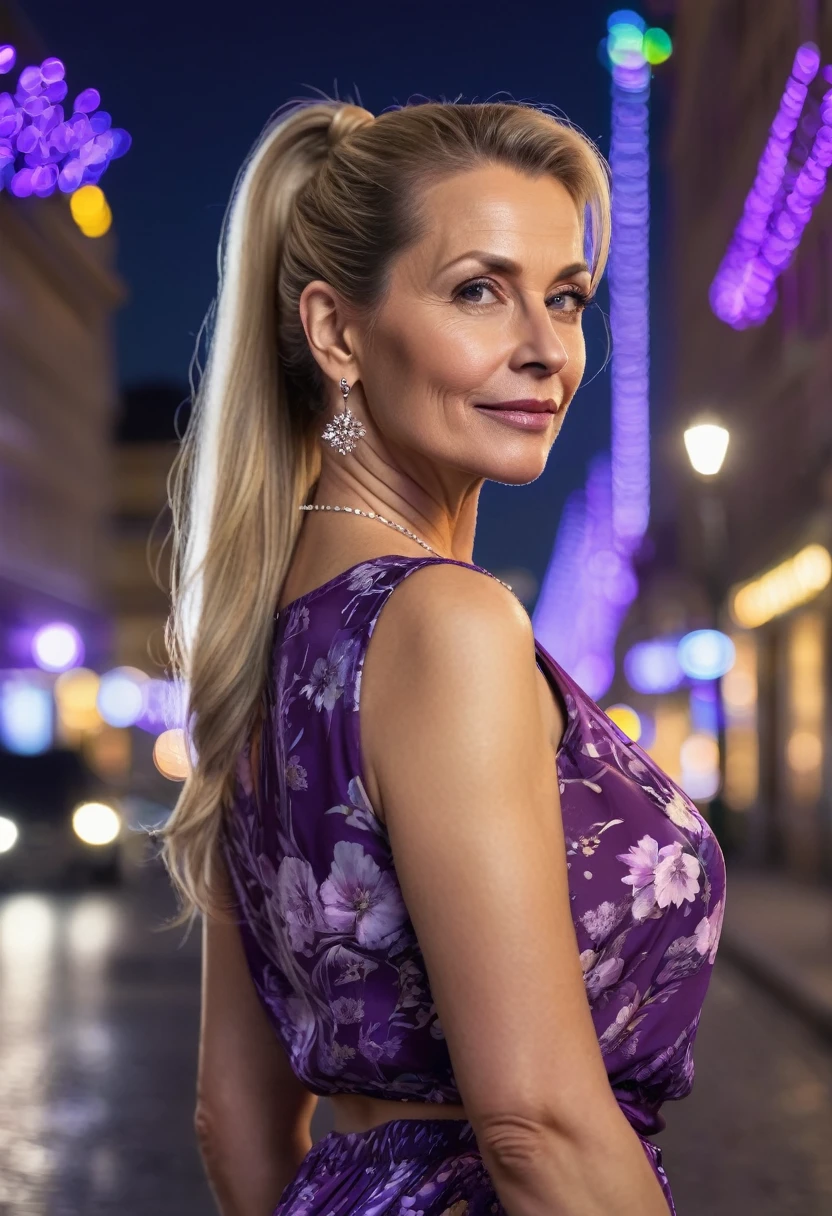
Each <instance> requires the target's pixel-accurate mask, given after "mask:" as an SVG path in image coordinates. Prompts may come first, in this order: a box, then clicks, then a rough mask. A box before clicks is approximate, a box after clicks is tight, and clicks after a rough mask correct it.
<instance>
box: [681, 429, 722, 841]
mask: <svg viewBox="0 0 832 1216" xmlns="http://www.w3.org/2000/svg"><path fill="white" fill-rule="evenodd" d="M684 440H685V449H686V451H687V454H688V459H689V461H690V463H691V467H692V469H693V471H694V472H695V473H696V474H697V475H698V477H699V479H700V483H701V484H700V493H699V494H698V495H697V500H698V508H699V523H700V531H701V535H702V573H703V582H704V585H705V589H706V592H707V597H708V609H709V614H710V618H711V619H710V622H709V623H710V625H711V628H713V629H719V625H720V620H719V615H720V609H721V607H722V601H723V598H724V595H725V590H726V585H727V583H726V563H727V552H728V545H727V529H726V519H725V502H724V499H723V496H722V494H721V493H720V490H719V483H718V481H717V480H716V479H717V477H718V475H719V472H720V470H721V468H722V465H723V463H724V461H725V454H726V452H727V451H728V443H729V440H730V434H729V432H728V431H727V430H726V428H725V427H724V426H721V425H720V423H719V422H717V421H714V420H711V419H701V420H699V421H696V422H694V423H692V424H691V425H690V426H689V427H688V428H687V430H686V431H685V434H684ZM713 684H714V702H715V710H716V742H717V749H718V765H719V786H718V787H717V790H716V793H715V794H714V796H713V797H712V798H711V800H710V803H709V808H708V809H709V819H710V822H711V827H712V828H713V830H714V833H715V834H716V837H717V839H718V840H719V842H720V844H722V845H723V846H725V844H726V843H727V842H726V839H725V836H726V826H727V825H726V821H725V802H724V799H723V797H722V789H723V786H724V783H725V703H724V701H723V697H722V676H717V677H716V678H715V679H714V682H713Z"/></svg>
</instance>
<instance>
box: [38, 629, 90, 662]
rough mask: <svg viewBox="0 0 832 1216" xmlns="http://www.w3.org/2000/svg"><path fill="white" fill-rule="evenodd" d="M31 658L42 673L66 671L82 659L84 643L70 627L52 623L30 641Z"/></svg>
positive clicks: (40, 630) (76, 631)
mask: <svg viewBox="0 0 832 1216" xmlns="http://www.w3.org/2000/svg"><path fill="white" fill-rule="evenodd" d="M32 658H33V659H34V660H35V662H36V663H37V665H38V667H40V668H42V669H43V671H68V670H69V668H70V667H77V666H78V664H79V663H81V662H82V661H83V658H84V643H83V642H82V641H81V635H80V634H79V632H78V630H77V629H73V627H72V625H67V624H65V623H64V622H63V621H54V622H53V623H52V624H50V625H44V626H43V627H42V628H41V629H39V630H38V631H37V633H36V634H35V636H34V638H33V639H32Z"/></svg>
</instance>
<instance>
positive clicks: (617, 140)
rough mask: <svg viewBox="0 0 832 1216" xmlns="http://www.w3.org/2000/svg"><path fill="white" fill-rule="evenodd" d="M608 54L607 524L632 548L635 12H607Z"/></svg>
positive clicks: (622, 546) (636, 349)
mask: <svg viewBox="0 0 832 1216" xmlns="http://www.w3.org/2000/svg"><path fill="white" fill-rule="evenodd" d="M624 17H626V18H628V19H627V20H621V18H624ZM636 22H638V23H639V24H636ZM639 25H640V26H641V28H639ZM607 54H608V56H609V59H610V63H611V69H612V129H611V135H610V165H611V168H612V244H611V247H610V263H609V284H610V325H611V328H612V334H613V347H612V368H611V371H612V525H613V536H614V539H615V544H616V548H618V549H619V550H621V551H623V552H625V553H631V552H633V550H634V549H635V548H636V547H637V545H638V544H639V542H640V541H641V538H642V537H643V536H644V533H645V532H646V531H647V524H648V520H649V518H650V316H649V309H650V296H649V288H648V282H649V260H650V251H649V241H650V182H649V175H650V149H649V118H648V115H649V110H648V102H649V100H650V64H649V62H648V61H647V58H646V56H645V48H644V24H643V22H641V19H640V18H638V17H637V15H636V14H634V13H633V14H631V13H626V14H625V13H616V14H614V15H613V17H611V18H610V29H609V37H608V39H607Z"/></svg>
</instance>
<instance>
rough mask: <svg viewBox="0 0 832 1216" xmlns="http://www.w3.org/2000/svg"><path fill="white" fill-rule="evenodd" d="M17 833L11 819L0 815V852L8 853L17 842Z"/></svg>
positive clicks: (15, 825)
mask: <svg viewBox="0 0 832 1216" xmlns="http://www.w3.org/2000/svg"><path fill="white" fill-rule="evenodd" d="M18 835H19V833H18V830H17V824H16V823H15V822H14V820H13V819H7V818H6V816H5V815H0V853H8V851H9V849H13V848H14V846H15V845H16V843H17V837H18Z"/></svg>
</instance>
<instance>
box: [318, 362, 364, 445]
mask: <svg viewBox="0 0 832 1216" xmlns="http://www.w3.org/2000/svg"><path fill="white" fill-rule="evenodd" d="M350 387H351V386H350V385H349V384H347V382H346V379H343V378H342V380H341V392H342V393H343V394H344V412H343V414H338V416H337V417H336V418H333V419H332V421H331V422H328V423H327V424H326V426H325V427H324V429H323V431H322V433H321V438H322V439H325V440H326V441H327V443H329V444H330V445H331V446H332V447H333V448H336V449H337V450H338V451H339V452H340V453H341V455H342V456H346V455H348V454H349V453H350V452H351V451H352V450H353V448H354V447H355V445H356V444H357V443H358V440H359V439H360V438H361V436H362V435H366V434H367V432H366V431H365V430H364V427H363V426H362V425H361V421H360V419H358V418H356V416H355V414H353V413H352V412H351V410H350V408H349V406H348V405H347V397H349V395H350Z"/></svg>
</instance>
